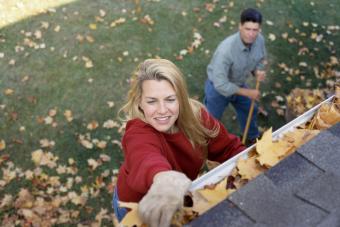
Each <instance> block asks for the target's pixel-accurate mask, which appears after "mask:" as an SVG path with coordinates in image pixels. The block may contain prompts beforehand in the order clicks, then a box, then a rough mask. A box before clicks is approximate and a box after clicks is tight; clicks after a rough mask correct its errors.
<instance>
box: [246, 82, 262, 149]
mask: <svg viewBox="0 0 340 227" xmlns="http://www.w3.org/2000/svg"><path fill="white" fill-rule="evenodd" d="M259 88H260V81H259V80H256V88H255V89H256V90H259ZM254 105H255V99H252V100H251V104H250V109H249V114H248V118H247V124H246V127H245V128H244V132H243V137H242V143H243V144H245V143H246V140H247V136H248V130H249V125H250V121H251V118H252V116H253V112H254Z"/></svg>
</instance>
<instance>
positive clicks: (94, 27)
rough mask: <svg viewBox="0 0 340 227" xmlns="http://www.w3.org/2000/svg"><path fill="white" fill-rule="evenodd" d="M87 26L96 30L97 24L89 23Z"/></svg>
mask: <svg viewBox="0 0 340 227" xmlns="http://www.w3.org/2000/svg"><path fill="white" fill-rule="evenodd" d="M89 28H90V29H92V30H96V29H97V24H94V23H92V24H89Z"/></svg>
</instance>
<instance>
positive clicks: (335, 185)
mask: <svg viewBox="0 0 340 227" xmlns="http://www.w3.org/2000/svg"><path fill="white" fill-rule="evenodd" d="M339 189H340V177H339V176H337V175H335V174H333V173H325V174H323V175H321V176H320V177H317V178H315V179H313V180H312V181H311V182H306V184H305V185H303V186H302V187H301V188H300V191H298V193H297V195H298V196H299V197H301V198H303V199H305V200H306V201H309V202H310V203H312V204H316V205H317V206H319V207H321V208H323V209H325V210H327V211H329V212H331V211H332V210H334V209H337V208H340V193H339Z"/></svg>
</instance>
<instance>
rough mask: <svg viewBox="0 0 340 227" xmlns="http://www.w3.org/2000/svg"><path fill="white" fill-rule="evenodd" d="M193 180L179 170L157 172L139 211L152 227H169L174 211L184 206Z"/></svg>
mask: <svg viewBox="0 0 340 227" xmlns="http://www.w3.org/2000/svg"><path fill="white" fill-rule="evenodd" d="M190 185H191V180H190V179H189V178H188V177H186V176H185V175H184V174H183V173H180V172H177V171H164V172H160V173H157V174H156V175H155V177H154V179H153V183H152V185H151V187H150V189H149V191H148V193H146V195H145V196H144V197H143V199H142V200H141V201H140V203H139V206H138V212H139V215H140V217H141V218H142V220H143V222H144V223H145V224H148V226H150V227H158V226H162V227H168V226H170V224H171V219H172V216H173V215H174V213H175V212H176V211H177V210H178V209H180V208H181V207H182V206H183V198H184V195H185V193H186V192H187V191H188V189H189V187H190Z"/></svg>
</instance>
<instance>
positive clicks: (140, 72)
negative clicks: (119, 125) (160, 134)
mask: <svg viewBox="0 0 340 227" xmlns="http://www.w3.org/2000/svg"><path fill="white" fill-rule="evenodd" d="M145 80H158V81H159V80H166V81H168V82H169V83H170V84H171V85H172V87H173V88H174V90H175V92H176V95H177V99H178V102H179V115H178V119H177V121H176V126H177V127H178V129H179V130H181V131H183V132H184V134H185V135H186V136H187V137H188V138H189V140H190V141H191V143H192V144H193V146H196V145H198V146H206V145H207V142H208V140H209V139H210V138H214V137H216V135H217V133H218V131H219V126H218V124H216V125H215V126H214V127H213V129H207V128H206V127H204V126H203V123H202V121H201V109H202V108H204V106H203V105H202V104H201V103H200V102H198V101H196V100H194V99H192V98H190V97H189V94H188V92H187V86H186V83H185V80H184V78H183V75H182V73H181V71H180V70H179V69H178V68H177V66H176V65H175V64H173V63H172V62H171V61H169V60H166V59H147V60H145V61H144V62H142V63H141V64H140V65H139V66H138V67H137V69H136V71H135V73H134V75H133V78H132V80H131V88H130V90H129V93H128V99H127V102H126V104H125V105H124V106H123V107H122V108H121V109H120V111H119V113H120V112H122V111H124V112H125V114H126V118H125V120H130V119H134V118H139V119H142V120H144V115H143V112H142V110H140V109H139V103H140V101H141V97H142V92H143V91H142V84H143V82H144V81H145Z"/></svg>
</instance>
